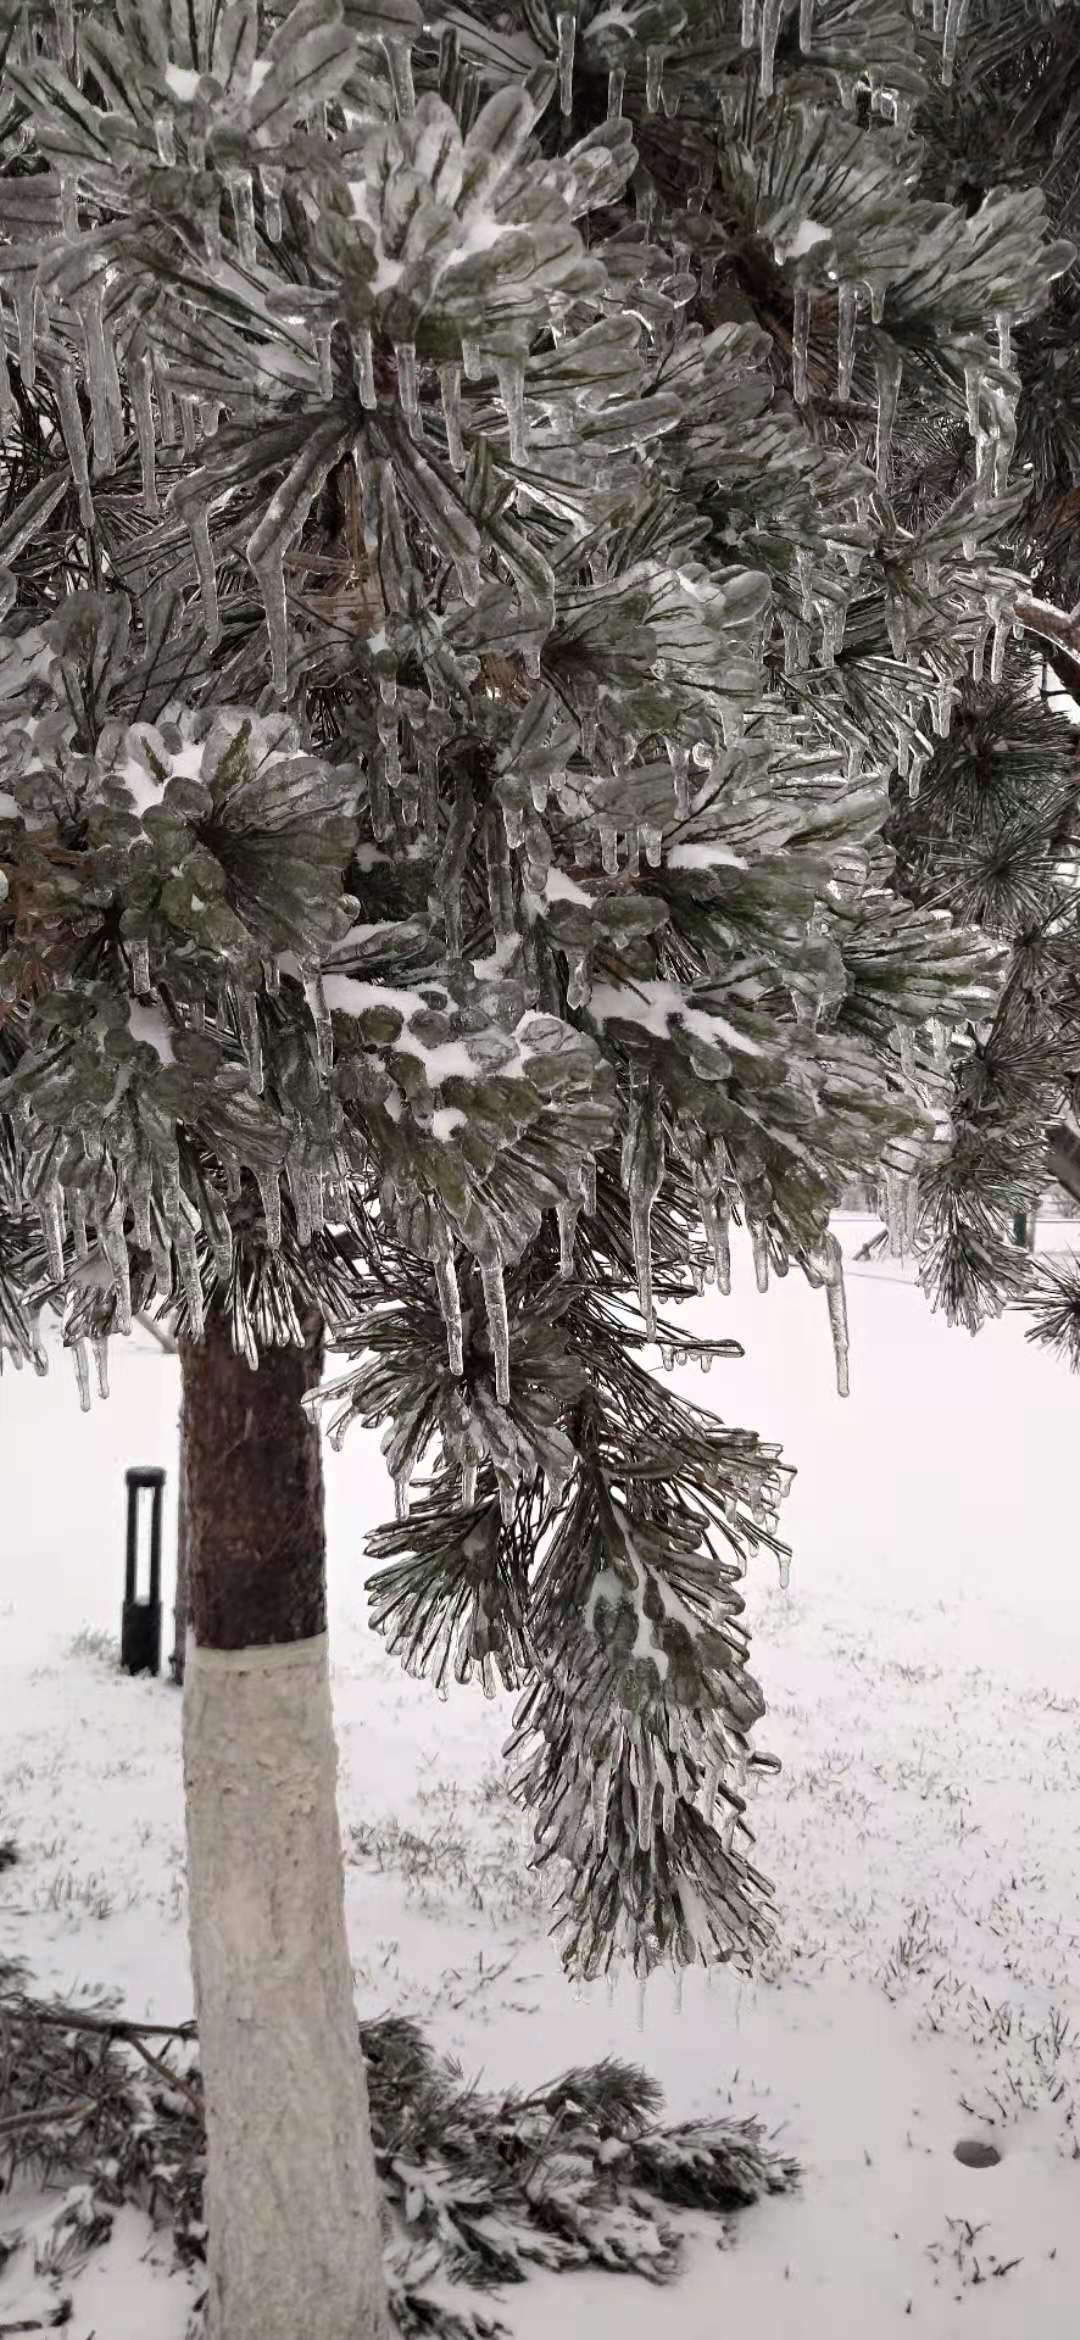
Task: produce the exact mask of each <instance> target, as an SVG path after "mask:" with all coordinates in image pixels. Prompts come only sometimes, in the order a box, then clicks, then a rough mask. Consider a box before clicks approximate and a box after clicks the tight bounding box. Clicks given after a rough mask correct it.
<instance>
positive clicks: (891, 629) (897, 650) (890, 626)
mask: <svg viewBox="0 0 1080 2340" xmlns="http://www.w3.org/2000/svg"><path fill="white" fill-rule="evenodd" d="M885 624H886V628H887V630H888V636H889V648H890V649H891V651H892V654H893V657H894V658H896V659H898V660H901V661H903V660H904V659H905V658H906V657H907V606H906V603H905V601H904V597H903V594H902V593H890V594H889V596H888V599H887V601H886V603H885Z"/></svg>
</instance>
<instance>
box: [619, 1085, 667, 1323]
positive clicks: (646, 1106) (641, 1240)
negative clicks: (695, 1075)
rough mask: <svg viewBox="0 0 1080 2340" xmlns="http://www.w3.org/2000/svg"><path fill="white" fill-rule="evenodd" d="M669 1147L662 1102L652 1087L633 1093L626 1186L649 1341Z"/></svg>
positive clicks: (625, 1154) (625, 1162) (640, 1300)
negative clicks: (656, 1222)
mask: <svg viewBox="0 0 1080 2340" xmlns="http://www.w3.org/2000/svg"><path fill="white" fill-rule="evenodd" d="M664 1159H665V1145H664V1132H663V1128H662V1125H661V1120H660V1109H659V1100H658V1099H657V1097H656V1095H655V1093H654V1091H653V1089H652V1087H651V1084H647V1085H644V1086H642V1087H637V1088H634V1089H632V1090H631V1094H630V1104H629V1111H628V1119H627V1130H626V1136H625V1138H624V1140H623V1156H622V1171H623V1185H624V1187H625V1189H626V1193H627V1198H628V1200H629V1204H630V1235H631V1241H632V1243H633V1249H634V1267H635V1270H636V1273H637V1285H638V1306H639V1307H640V1309H641V1314H642V1317H643V1319H644V1324H645V1331H646V1333H647V1335H648V1337H649V1339H650V1340H651V1339H653V1338H654V1336H655V1333H656V1305H655V1301H654V1298H653V1270H652V1214H653V1205H654V1203H655V1201H656V1198H657V1195H658V1194H659V1192H660V1188H661V1186H662V1185H663V1182H664Z"/></svg>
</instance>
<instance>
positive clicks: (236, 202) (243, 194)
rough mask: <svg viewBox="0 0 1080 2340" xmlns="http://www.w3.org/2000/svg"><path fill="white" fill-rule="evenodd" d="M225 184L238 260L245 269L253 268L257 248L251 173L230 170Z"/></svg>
mask: <svg viewBox="0 0 1080 2340" xmlns="http://www.w3.org/2000/svg"><path fill="white" fill-rule="evenodd" d="M227 184H228V189H229V196H230V200H231V202H232V214H233V219H234V221H235V224H236V241H237V245H238V247H239V252H240V258H241V260H242V261H243V263H244V266H245V268H254V266H255V262H256V260H257V258H258V253H259V247H258V242H257V239H256V235H255V190H254V188H253V186H252V182H251V172H250V171H244V170H231V171H229V172H228V173H227Z"/></svg>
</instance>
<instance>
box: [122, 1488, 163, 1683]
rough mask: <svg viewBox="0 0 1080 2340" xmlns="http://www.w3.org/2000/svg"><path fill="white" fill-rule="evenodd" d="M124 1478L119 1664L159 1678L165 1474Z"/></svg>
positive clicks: (136, 1672)
mask: <svg viewBox="0 0 1080 2340" xmlns="http://www.w3.org/2000/svg"><path fill="white" fill-rule="evenodd" d="M125 1475H126V1480H127V1556H126V1566H125V1573H124V1613H123V1619H122V1622H121V1628H120V1663H121V1666H122V1667H123V1670H124V1672H125V1674H157V1673H159V1672H160V1670H161V1497H162V1491H163V1489H164V1486H165V1473H164V1471H159V1470H145V1469H138V1468H136V1469H134V1470H130V1471H128V1472H127V1473H126V1474H125ZM143 1489H146V1490H148V1492H149V1494H150V1497H151V1506H150V1589H149V1593H148V1595H147V1596H146V1597H145V1598H140V1597H139V1595H138V1592H137V1590H136V1584H137V1577H138V1567H139V1496H140V1493H141V1492H142V1490H143Z"/></svg>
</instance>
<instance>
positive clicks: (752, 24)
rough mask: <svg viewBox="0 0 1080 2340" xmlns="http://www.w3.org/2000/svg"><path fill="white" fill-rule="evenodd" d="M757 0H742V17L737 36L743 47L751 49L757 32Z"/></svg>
mask: <svg viewBox="0 0 1080 2340" xmlns="http://www.w3.org/2000/svg"><path fill="white" fill-rule="evenodd" d="M757 12H758V0H742V19H741V24H740V29H739V37H740V39H741V41H742V45H743V48H744V49H752V48H753V46H754V38H755V35H756V32H757Z"/></svg>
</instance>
